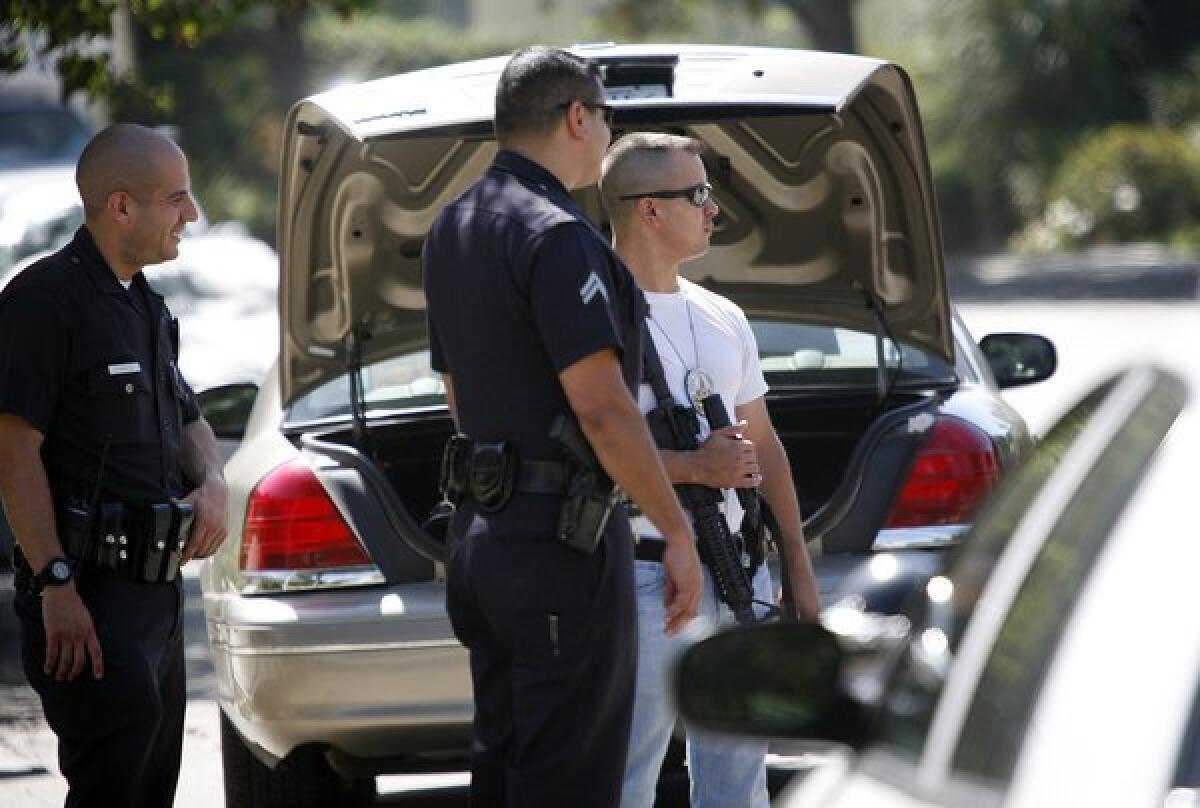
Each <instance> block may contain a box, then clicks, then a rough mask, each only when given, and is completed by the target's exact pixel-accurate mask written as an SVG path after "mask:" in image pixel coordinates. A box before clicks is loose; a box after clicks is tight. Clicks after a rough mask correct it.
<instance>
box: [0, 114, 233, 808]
mask: <svg viewBox="0 0 1200 808" xmlns="http://www.w3.org/2000/svg"><path fill="white" fill-rule="evenodd" d="M75 176H76V183H77V185H78V186H79V193H80V196H81V197H82V199H83V206H84V216H85V223H84V225H83V226H82V227H80V228H79V230H78V232H77V233H76V234H75V238H74V240H72V241H71V243H70V244H68V245H67V246H66V247H64V248H63V249H62V250H60V251H59V252H57V253H55V254H53V255H51V256H48V257H47V258H44V259H43V260H41V261H38V262H37V263H35V264H33V265H32V266H31V267H29V268H28V269H26V270H24V271H23V272H22V273H21V274H19V275H18V276H17V277H16V278H14V279H13V280H12V281H11V282H10V283H9V285H8V286H7V287H6V288H5V290H4V292H3V293H2V294H0V495H2V496H3V499H4V509H5V511H6V512H7V513H8V517H9V521H10V523H11V525H12V529H13V533H14V535H15V536H16V539H17V544H18V547H17V551H16V553H15V556H16V558H15V567H16V574H15V577H14V585H15V588H16V597H15V600H14V603H15V606H16V610H17V614H18V617H19V618H20V628H21V657H22V664H23V666H24V668H25V673H26V675H27V676H28V677H29V681H30V684H32V685H33V688H34V689H35V690H36V691H37V692H38V695H39V696H40V697H41V700H42V708H43V711H44V712H45V715H46V722H47V723H48V724H49V725H50V728H51V729H53V730H54V732H55V733H56V734H57V736H58V751H59V765H60V767H61V769H62V773H63V775H64V776H65V777H66V778H67V783H68V785H69V792H68V794H67V801H66V804H67V805H68V806H116V805H119V806H123V807H128V808H140V807H141V806H154V807H155V808H158V807H159V806H169V805H171V804H172V803H173V801H174V798H175V783H176V779H177V777H178V773H179V763H180V754H181V750H182V743H183V714H184V706H185V703H186V698H187V693H186V689H185V686H184V655H183V632H182V629H183V591H182V586H181V581H180V575H179V566H180V565H181V564H183V563H185V562H186V561H188V560H189V559H190V558H202V557H205V556H208V555H211V554H212V553H213V552H214V551H215V550H216V549H217V547H218V546H219V545H220V543H221V542H222V540H223V539H224V537H225V519H226V496H227V494H226V487H225V482H224V480H223V479H222V477H221V466H220V454H219V452H218V450H217V444H216V439H215V437H214V436H213V432H212V430H211V429H210V428H209V426H208V424H207V423H205V421H204V419H203V418H201V417H200V413H199V410H198V409H197V406H196V400H195V396H194V395H193V394H192V390H191V388H190V387H188V384H187V382H186V381H184V379H183V377H182V376H181V375H180V373H179V368H178V367H177V365H176V360H177V358H178V345H177V341H178V327H177V324H176V322H175V320H174V319H173V318H172V317H171V314H170V312H169V311H168V310H167V307H166V305H165V304H164V303H163V299H162V298H161V297H160V296H159V295H157V294H155V293H154V292H153V291H152V290H151V289H150V287H149V286H148V285H147V283H146V279H145V278H144V277H143V275H142V268H143V267H145V266H146V265H148V264H156V263H160V262H162V261H167V260H169V259H172V258H174V257H175V256H176V255H177V253H178V246H179V240H180V238H181V236H182V233H183V229H184V227H185V225H186V224H187V223H188V222H190V221H195V219H196V215H197V214H196V207H195V204H194V202H193V200H192V196H191V184H190V180H189V177H188V168H187V160H186V159H185V158H184V155H183V153H182V152H181V151H180V150H179V148H178V147H177V146H176V145H175V144H174V143H173V142H172V141H171V140H170V139H168V138H166V137H164V136H163V135H161V134H158V133H157V132H154V131H152V130H149V129H146V128H143V127H140V126H135V125H132V124H117V125H114V126H111V127H109V128H108V129H105V130H104V131H103V132H101V133H99V134H98V135H96V136H95V137H94V138H93V139H92V141H91V142H90V143H89V144H88V145H87V147H86V148H85V149H84V151H83V154H82V155H81V156H80V158H79V165H78V167H77V169H76V175H75Z"/></svg>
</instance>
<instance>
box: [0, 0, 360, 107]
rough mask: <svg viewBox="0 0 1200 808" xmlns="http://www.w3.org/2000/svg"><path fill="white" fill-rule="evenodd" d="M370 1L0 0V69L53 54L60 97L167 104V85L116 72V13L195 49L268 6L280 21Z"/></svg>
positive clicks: (151, 34)
mask: <svg viewBox="0 0 1200 808" xmlns="http://www.w3.org/2000/svg"><path fill="white" fill-rule="evenodd" d="M373 2H374V0H72V2H63V0H0V9H2V10H3V17H0V19H3V20H4V24H3V25H2V26H0V70H4V71H9V72H11V71H13V70H17V69H19V68H20V67H21V66H22V65H24V64H25V63H26V62H27V61H29V59H30V58H31V57H48V56H53V57H55V58H56V62H57V65H58V71H59V74H60V76H61V77H62V80H63V95H64V97H66V96H69V95H71V94H72V93H74V92H75V91H77V90H78V91H83V92H85V93H87V94H88V95H89V96H90V97H92V98H93V99H98V98H106V97H111V96H114V95H117V94H120V93H124V94H126V95H129V94H130V93H138V92H140V93H141V94H142V96H143V97H144V99H145V100H149V101H150V102H151V103H153V104H155V105H157V106H160V107H161V106H165V105H167V104H169V102H170V88H169V87H165V88H164V87H163V86H161V85H157V86H156V85H154V84H153V83H147V82H145V81H143V80H141V79H139V78H138V76H137V75H136V74H134V75H118V74H117V66H116V64H115V60H114V59H113V54H112V49H111V45H110V43H111V42H112V38H113V20H114V15H115V14H116V13H117V12H118V11H119V9H121V8H122V7H123V8H124V10H126V11H127V12H128V16H129V19H130V21H131V22H132V23H133V25H134V26H135V28H136V29H137V32H138V33H140V34H142V35H144V36H146V37H148V38H149V39H150V40H152V41H154V42H161V43H170V44H171V45H173V46H175V47H178V48H181V49H185V50H186V49H193V48H195V47H196V46H197V45H199V44H200V43H201V42H203V41H205V40H207V39H210V38H211V37H213V36H214V35H216V34H218V33H220V32H222V31H225V30H228V29H229V28H230V26H232V25H233V24H234V23H235V22H236V21H237V20H239V19H242V18H244V17H246V16H248V15H250V14H252V13H256V12H266V13H268V14H272V15H274V16H276V17H277V18H279V19H280V20H285V19H287V18H298V17H302V16H303V15H304V14H305V13H307V12H308V11H309V10H310V9H312V8H318V7H327V8H330V9H333V10H334V11H336V12H338V13H340V14H342V15H349V14H350V13H352V12H354V11H357V10H360V9H362V8H365V7H368V6H370V5H372V4H373Z"/></svg>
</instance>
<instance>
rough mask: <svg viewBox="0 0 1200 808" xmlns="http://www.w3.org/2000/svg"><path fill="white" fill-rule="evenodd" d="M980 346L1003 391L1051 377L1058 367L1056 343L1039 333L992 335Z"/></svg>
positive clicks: (980, 343)
mask: <svg viewBox="0 0 1200 808" xmlns="http://www.w3.org/2000/svg"><path fill="white" fill-rule="evenodd" d="M979 348H980V350H981V351H982V352H983V355H984V357H986V358H987V361H988V365H989V366H990V367H991V369H992V375H993V376H995V377H996V386H997V387H999V388H1000V389H1002V390H1003V389H1004V388H1007V387H1020V386H1021V385H1025V384H1033V383H1035V382H1040V381H1042V380H1044V379H1048V378H1050V377H1051V376H1052V375H1054V371H1055V370H1056V369H1057V368H1058V351H1056V350H1055V349H1054V343H1053V342H1051V341H1050V340H1048V339H1046V338H1045V337H1042V336H1039V335H1037V334H989V335H987V336H986V337H984V338H983V339H982V340H980V341H979Z"/></svg>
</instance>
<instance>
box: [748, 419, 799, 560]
mask: <svg viewBox="0 0 1200 808" xmlns="http://www.w3.org/2000/svg"><path fill="white" fill-rule="evenodd" d="M758 464H759V466H760V467H761V468H762V475H763V480H762V488H761V491H762V495H763V499H765V500H766V501H767V504H768V505H770V506H771V512H772V513H773V514H775V520H776V521H777V522H778V523H779V529H780V531H781V532H782V533H783V534H784V535H783V537H781V538H784V539H786V540H787V541H788V542H789V544H794V545H795V546H796V547H797V548H799V549H801V550H804V522H803V521H802V519H801V516H800V501H799V500H798V499H797V498H796V486H795V483H793V482H792V467H791V464H790V463H789V462H788V459H787V452H786V451H784V448H783V444H781V443H780V442H779V439H778V438H777V437H773V439H767V440H764V441H763V442H762V444H760V445H759V446H758ZM805 552H806V553H807V550H805Z"/></svg>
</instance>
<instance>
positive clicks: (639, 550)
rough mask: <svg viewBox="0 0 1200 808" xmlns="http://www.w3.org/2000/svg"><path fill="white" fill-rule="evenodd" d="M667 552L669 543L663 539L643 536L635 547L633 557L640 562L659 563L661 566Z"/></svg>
mask: <svg viewBox="0 0 1200 808" xmlns="http://www.w3.org/2000/svg"><path fill="white" fill-rule="evenodd" d="M666 550H667V543H666V542H665V541H663V540H662V539H656V538H651V537H646V536H641V537H639V538H638V540H637V543H636V544H634V545H633V557H634V558H635V559H637V560H638V561H657V562H659V563H660V564H661V563H662V560H663V553H665V552H666Z"/></svg>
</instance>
